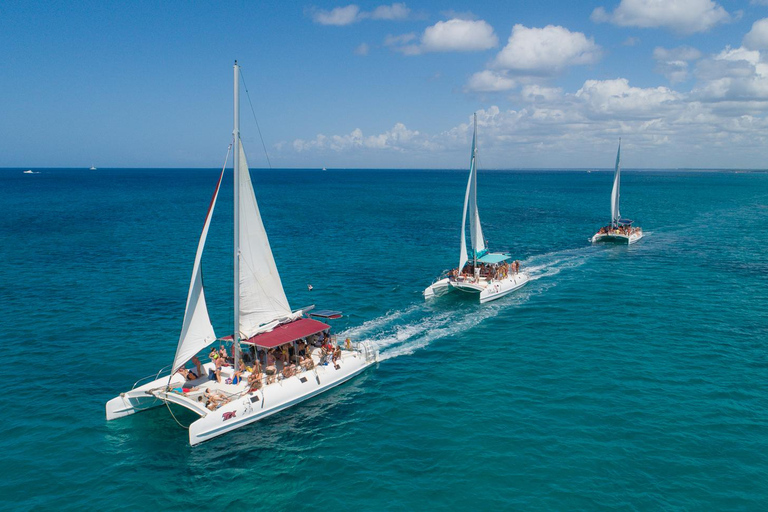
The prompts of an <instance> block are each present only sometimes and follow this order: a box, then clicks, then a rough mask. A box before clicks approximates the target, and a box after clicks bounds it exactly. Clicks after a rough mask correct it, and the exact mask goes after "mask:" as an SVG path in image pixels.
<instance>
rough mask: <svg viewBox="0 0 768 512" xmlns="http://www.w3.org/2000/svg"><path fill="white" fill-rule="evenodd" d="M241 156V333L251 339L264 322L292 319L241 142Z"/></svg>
mask: <svg viewBox="0 0 768 512" xmlns="http://www.w3.org/2000/svg"><path fill="white" fill-rule="evenodd" d="M237 146H238V151H237V158H239V159H240V162H239V164H240V169H239V170H240V207H239V211H238V215H239V221H240V229H239V234H240V275H239V279H240V294H239V297H240V308H239V311H240V325H239V329H240V334H241V336H244V337H246V338H249V337H251V336H253V335H254V334H256V333H257V332H259V331H260V330H262V329H259V327H260V326H261V325H263V324H267V323H270V322H272V321H274V320H278V319H283V318H290V317H291V316H292V315H291V306H290V305H289V304H288V299H287V298H286V296H285V292H284V291H283V283H282V282H281V281H280V274H279V273H278V272H277V266H276V265H275V259H274V257H273V256H272V249H271V248H270V246H269V239H268V238H267V232H266V231H265V230H264V224H263V223H262V221H261V214H260V213H259V206H258V204H257V203H256V196H255V195H254V193H253V184H252V183H251V176H250V173H249V171H248V162H247V161H246V159H245V151H243V145H242V143H241V142H240V141H239V140H238V141H237Z"/></svg>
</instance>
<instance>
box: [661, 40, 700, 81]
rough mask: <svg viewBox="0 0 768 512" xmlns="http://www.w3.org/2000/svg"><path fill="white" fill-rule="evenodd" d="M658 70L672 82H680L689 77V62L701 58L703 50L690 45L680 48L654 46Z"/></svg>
mask: <svg viewBox="0 0 768 512" xmlns="http://www.w3.org/2000/svg"><path fill="white" fill-rule="evenodd" d="M653 58H654V59H655V60H656V72H657V73H660V74H662V75H664V76H665V77H667V80H669V81H670V83H673V84H675V83H680V82H684V81H685V80H687V79H688V76H689V73H688V62H689V61H693V60H697V59H699V58H701V52H700V51H699V50H697V49H696V48H691V47H690V46H680V47H678V48H662V47H660V46H658V47H656V48H654V50H653Z"/></svg>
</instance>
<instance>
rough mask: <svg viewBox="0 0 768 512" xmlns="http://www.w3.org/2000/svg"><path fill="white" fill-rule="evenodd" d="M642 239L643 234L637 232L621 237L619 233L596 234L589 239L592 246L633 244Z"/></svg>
mask: <svg viewBox="0 0 768 512" xmlns="http://www.w3.org/2000/svg"><path fill="white" fill-rule="evenodd" d="M641 238H643V232H642V231H639V232H636V233H632V234H631V235H622V234H620V233H610V234H606V233H602V234H601V233H598V234H596V235H595V236H593V237H592V238H591V241H592V243H593V244H597V243H601V242H604V243H617V244H626V245H629V244H633V243H635V242H637V241H638V240H640V239H641Z"/></svg>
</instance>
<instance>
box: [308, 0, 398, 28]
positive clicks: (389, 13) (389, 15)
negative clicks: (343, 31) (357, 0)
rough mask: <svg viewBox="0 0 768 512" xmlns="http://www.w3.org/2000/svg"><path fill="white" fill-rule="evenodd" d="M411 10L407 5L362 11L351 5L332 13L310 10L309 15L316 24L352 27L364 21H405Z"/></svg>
mask: <svg viewBox="0 0 768 512" xmlns="http://www.w3.org/2000/svg"><path fill="white" fill-rule="evenodd" d="M410 13H411V10H410V9H409V8H408V7H406V5H405V3H394V4H392V5H380V6H378V7H376V8H375V9H374V10H372V11H361V10H360V7H359V6H357V5H355V4H350V5H347V6H345V7H335V8H333V9H331V10H330V11H328V10H324V9H317V8H312V9H309V14H310V15H311V17H312V20H313V21H314V22H315V23H319V24H320V25H336V26H343V25H351V24H352V23H357V22H358V21H362V20H364V19H371V20H405V19H408V16H409V15H410Z"/></svg>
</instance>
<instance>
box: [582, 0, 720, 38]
mask: <svg viewBox="0 0 768 512" xmlns="http://www.w3.org/2000/svg"><path fill="white" fill-rule="evenodd" d="M591 19H592V21H594V22H596V23H601V22H608V23H613V24H614V25H619V26H622V27H641V28H666V29H669V30H672V31H674V32H678V33H680V34H694V33H697V32H706V31H707V30H709V29H711V28H712V27H714V26H715V25H718V24H720V23H726V22H728V21H730V20H731V15H730V14H728V12H727V11H726V10H725V9H723V8H722V7H721V6H719V5H718V4H717V3H715V2H713V1H712V0H621V3H620V4H619V6H618V7H616V9H614V11H613V12H612V13H608V12H606V10H605V8H603V7H598V8H597V9H595V10H594V11H593V12H592V16H591Z"/></svg>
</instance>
